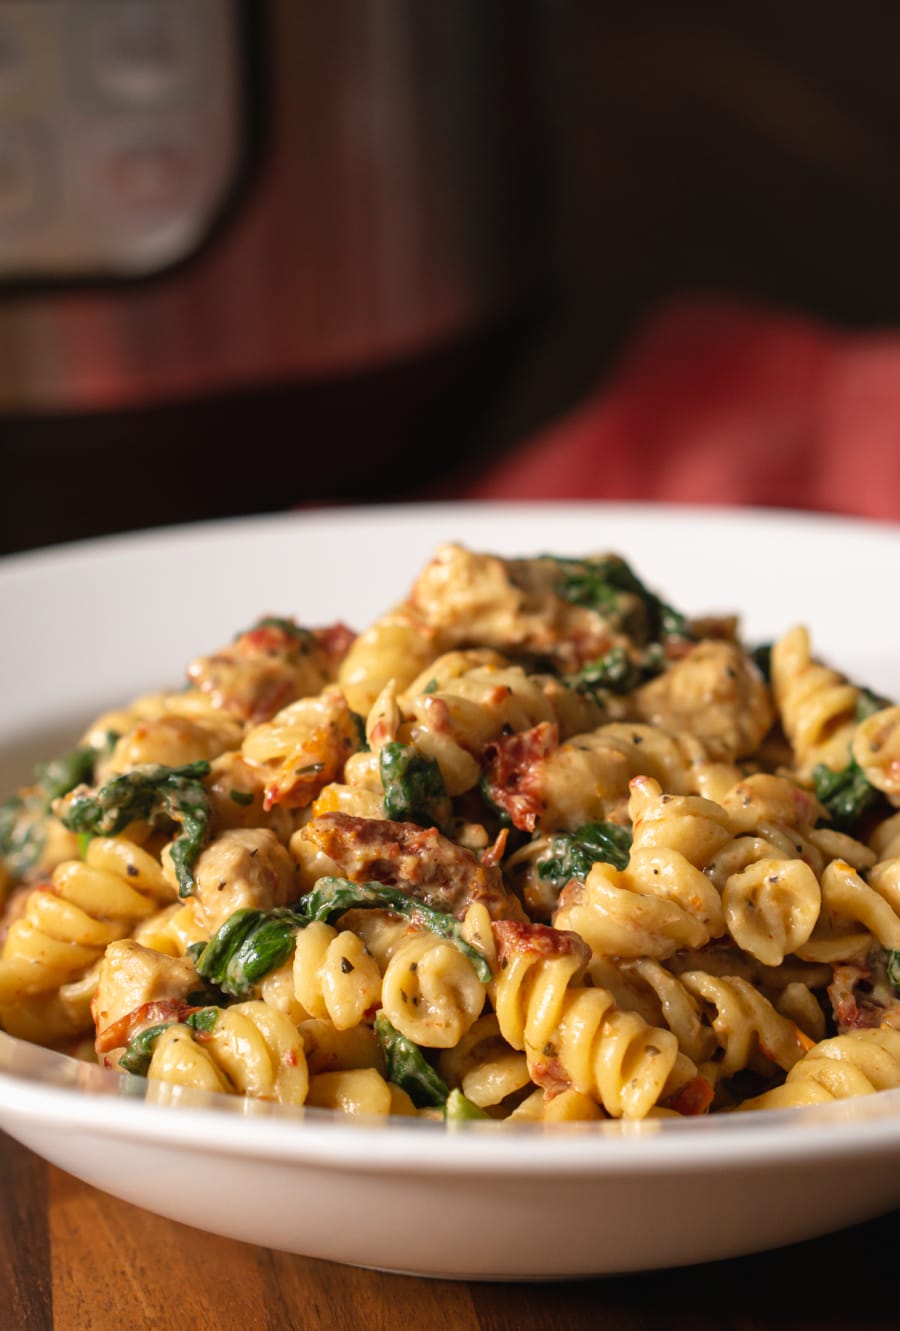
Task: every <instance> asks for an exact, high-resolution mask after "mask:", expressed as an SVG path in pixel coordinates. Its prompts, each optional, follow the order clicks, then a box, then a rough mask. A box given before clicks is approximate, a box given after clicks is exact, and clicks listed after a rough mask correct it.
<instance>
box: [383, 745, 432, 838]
mask: <svg viewBox="0 0 900 1331" xmlns="http://www.w3.org/2000/svg"><path fill="white" fill-rule="evenodd" d="M378 770H379V774H380V776H381V784H382V787H383V788H384V814H385V817H386V818H390V819H391V820H392V821H393V822H398V823H419V825H420V826H422V827H439V826H440V825H441V823H442V822H445V821H446V818H447V814H448V812H449V809H448V804H447V790H446V787H445V786H444V778H443V777H442V776H441V769H440V767H439V766H438V764H437V762H436V761H435V759H434V758H429V757H427V756H426V755H425V754H423V753H418V752H417V750H416V749H414V748H412V747H411V746H410V745H408V744H398V743H392V744H385V745H384V747H383V748H382V749H381V752H380V753H379V755H378Z"/></svg>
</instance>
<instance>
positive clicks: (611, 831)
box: [537, 823, 631, 888]
mask: <svg viewBox="0 0 900 1331" xmlns="http://www.w3.org/2000/svg"><path fill="white" fill-rule="evenodd" d="M630 851H631V832H630V831H629V830H628V828H627V827H621V826H620V825H619V824H618V823H585V824H584V825H583V826H582V827H577V828H576V829H575V830H574V832H555V833H554V834H553V836H552V837H551V838H550V853H549V855H548V857H547V858H546V859H542V860H539V861H538V864H537V871H538V876H539V877H540V878H542V879H544V880H545V881H546V882H549V883H550V884H551V885H552V886H553V887H557V888H562V887H564V886H565V885H566V883H567V882H568V881H569V879H570V878H580V879H582V880H583V879H585V878H586V877H587V875H588V873H589V871H590V868H591V865H592V864H595V863H596V862H597V860H603V861H604V862H605V863H607V864H612V865H614V866H615V867H616V868H617V869H624V868H625V866H626V865H627V864H628V857H629V853H630Z"/></svg>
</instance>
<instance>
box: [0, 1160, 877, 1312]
mask: <svg viewBox="0 0 900 1331" xmlns="http://www.w3.org/2000/svg"><path fill="white" fill-rule="evenodd" d="M0 1180H2V1182H0V1328H2V1331H113V1329H114V1328H115V1331H120V1328H121V1331H170V1328H171V1329H172V1331H357V1329H359V1331H431V1328H440V1331H531V1328H534V1329H535V1331H538V1329H539V1331H582V1329H584V1331H587V1328H590V1329H591V1331H649V1328H653V1329H654V1331H710V1329H711V1328H727V1331H897V1328H898V1327H900V1299H898V1294H897V1289H898V1253H900V1211H898V1212H895V1213H893V1214H892V1215H890V1216H887V1217H885V1218H883V1219H881V1220H875V1221H872V1222H870V1223H868V1224H865V1225H858V1226H856V1227H855V1228H854V1229H850V1230H847V1231H845V1232H844V1233H841V1234H835V1235H831V1236H829V1237H827V1238H824V1239H818V1240H816V1241H813V1242H809V1243H802V1244H798V1245H796V1246H795V1247H791V1248H784V1249H781V1250H779V1251H776V1252H771V1253H765V1254H763V1255H761V1256H756V1257H746V1258H741V1259H738V1260H734V1261H728V1262H719V1263H715V1264H711V1265H707V1266H698V1267H693V1268H683V1269H680V1270H673V1271H660V1272H651V1273H642V1274H638V1275H628V1276H616V1277H608V1278H606V1279H602V1280H584V1281H574V1282H571V1283H565V1284H535V1285H530V1284H505V1285H499V1284H498V1285H494V1284H468V1283H464V1282H459V1283H455V1282H451V1281H443V1280H419V1279H412V1278H409V1277H406V1276H391V1275H381V1274H379V1273H377V1272H372V1271H360V1270H354V1269H353V1268H352V1267H342V1266H336V1265H333V1264H332V1263H330V1262H320V1261H313V1260H311V1259H308V1258H304V1257H293V1256H288V1255H286V1254H284V1253H278V1252H272V1251H271V1250H269V1249H266V1248H255V1247H252V1246H251V1245H249V1244H245V1243H236V1242H233V1241H232V1240H229V1239H220V1238H215V1237H213V1236H211V1235H208V1234H203V1233H200V1232H199V1231H197V1230H193V1229H188V1228H186V1227H185V1226H183V1225H178V1224H174V1223H173V1222H171V1221H168V1220H163V1219H160V1218H159V1217H157V1216H154V1215H150V1214H149V1213H148V1212H146V1211H142V1210H140V1209H138V1208H137V1207H134V1206H129V1205H127V1204H126V1203H124V1202H120V1201H116V1200H114V1199H113V1198H111V1197H107V1196H105V1195H104V1194H102V1193H99V1192H97V1191H95V1190H94V1189H93V1188H90V1187H88V1186H87V1185H86V1184H83V1183H79V1182H78V1181H76V1180H75V1179H73V1178H71V1177H70V1176H69V1175H67V1174H63V1173H62V1172H61V1171H60V1170H58V1169H55V1168H53V1167H51V1166H47V1165H45V1164H44V1163H43V1161H41V1160H39V1159H38V1158H37V1157H36V1156H34V1155H32V1154H31V1153H30V1152H28V1151H26V1150H24V1149H23V1148H22V1147H20V1146H19V1145H18V1144H16V1143H14V1142H13V1141H11V1140H10V1139H9V1138H8V1137H5V1136H4V1135H3V1134H0ZM849 1186H851V1187H852V1180H851V1182H850V1185H849ZM647 1225H648V1230H650V1231H652V1226H653V1217H652V1216H648V1217H647Z"/></svg>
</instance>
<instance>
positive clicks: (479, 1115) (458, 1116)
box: [444, 1090, 491, 1123]
mask: <svg viewBox="0 0 900 1331" xmlns="http://www.w3.org/2000/svg"><path fill="white" fill-rule="evenodd" d="M490 1117H491V1116H490V1114H489V1113H488V1112H487V1110H485V1109H482V1108H481V1107H480V1106H479V1105H476V1104H473V1103H472V1101H471V1100H469V1099H468V1098H467V1097H466V1096H465V1095H463V1093H462V1091H460V1090H452V1091H451V1092H450V1094H449V1095H448V1096H447V1099H446V1101H445V1103H444V1119H445V1120H446V1122H448V1123H464V1122H466V1121H467V1120H471V1119H488V1120H490Z"/></svg>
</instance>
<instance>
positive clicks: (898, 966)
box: [887, 950, 900, 993]
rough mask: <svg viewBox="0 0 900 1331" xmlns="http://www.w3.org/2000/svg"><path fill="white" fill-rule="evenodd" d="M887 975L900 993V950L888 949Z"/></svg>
mask: <svg viewBox="0 0 900 1331" xmlns="http://www.w3.org/2000/svg"><path fill="white" fill-rule="evenodd" d="M887 977H888V979H889V980H890V982H891V984H892V985H893V986H894V989H895V990H896V991H897V992H898V993H900V952H894V951H891V950H888V952H887Z"/></svg>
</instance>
